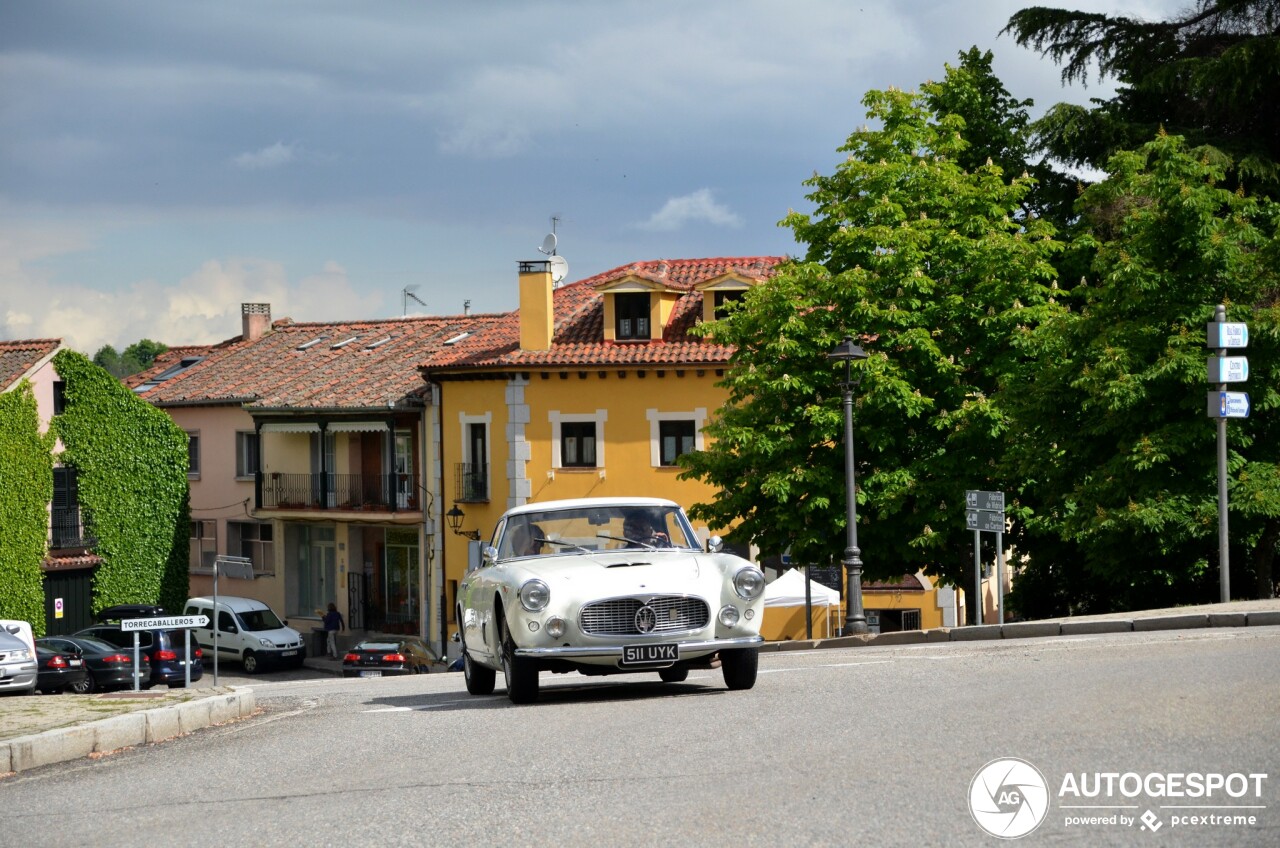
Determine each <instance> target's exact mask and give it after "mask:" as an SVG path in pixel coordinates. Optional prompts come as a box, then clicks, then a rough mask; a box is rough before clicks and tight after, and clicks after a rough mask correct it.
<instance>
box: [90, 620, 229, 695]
mask: <svg viewBox="0 0 1280 848" xmlns="http://www.w3.org/2000/svg"><path fill="white" fill-rule="evenodd" d="M163 615H165V612H164V610H163V609H161V608H160V607H156V606H148V605H146V604H123V605H120V606H114V607H107V608H106V609H104V610H102V611H101V612H99V613H98V620H99V621H101V622H104V623H103V624H95V625H93V626H92V627H86V628H85V629H84V630H79V631H77V632H75V633H73V634H72V635H73V636H77V637H78V636H91V637H94V638H96V639H101V640H103V641H104V642H110V643H111V644H112V645H115V646H117V647H119V648H123V649H126V650H127V651H128V652H129V653H133V638H134V636H135V635H136V636H137V637H138V644H139V647H140V649H141V651H142V652H143V653H145V654H146V655H147V658H148V659H149V660H150V661H151V682H152V683H164V684H166V685H168V686H170V687H174V688H177V687H181V686H184V685H186V674H187V649H186V641H185V639H186V634H188V633H190V632H191V631H190V630H139V631H136V632H135V631H129V632H125V631H124V630H123V629H122V628H121V626H120V622H121V621H122V620H124V619H130V618H156V617H160V616H163ZM202 656H203V652H202V651H201V650H200V647H199V643H198V642H197V641H196V639H195V636H194V634H193V635H192V637H191V682H192V683H195V682H196V681H197V680H199V679H200V678H201V677H203V676H204V663H203V661H202V660H201V657H202Z"/></svg>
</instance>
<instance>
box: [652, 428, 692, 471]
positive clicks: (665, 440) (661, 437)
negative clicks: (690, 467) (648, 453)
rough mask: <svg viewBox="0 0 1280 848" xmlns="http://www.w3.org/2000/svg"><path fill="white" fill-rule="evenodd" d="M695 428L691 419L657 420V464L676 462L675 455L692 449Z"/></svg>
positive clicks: (667, 464)
mask: <svg viewBox="0 0 1280 848" xmlns="http://www.w3.org/2000/svg"><path fill="white" fill-rule="evenodd" d="M696 438H697V428H696V427H695V426H694V423H693V422H692V421H659V422H658V464H659V465H664V466H670V465H675V464H676V457H678V456H680V454H682V453H689V452H690V451H692V450H693V449H694V443H695V440H696Z"/></svg>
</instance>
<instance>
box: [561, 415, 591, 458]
mask: <svg viewBox="0 0 1280 848" xmlns="http://www.w3.org/2000/svg"><path fill="white" fill-rule="evenodd" d="M560 464H561V465H562V466H563V467H565V468H595V467H596V423H595V422H594V421H566V422H564V423H563V424H561V425H560Z"/></svg>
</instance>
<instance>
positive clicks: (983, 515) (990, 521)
mask: <svg viewBox="0 0 1280 848" xmlns="http://www.w3.org/2000/svg"><path fill="white" fill-rule="evenodd" d="M964 524H965V526H966V527H968V528H969V529H970V530H983V531H985V532H987V533H1003V532H1004V513H1003V512H992V511H991V510H989V509H966V510H965V511H964Z"/></svg>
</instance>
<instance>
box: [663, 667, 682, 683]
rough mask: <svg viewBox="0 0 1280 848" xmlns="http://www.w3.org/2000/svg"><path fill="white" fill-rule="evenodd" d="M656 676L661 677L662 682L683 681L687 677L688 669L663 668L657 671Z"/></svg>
mask: <svg viewBox="0 0 1280 848" xmlns="http://www.w3.org/2000/svg"><path fill="white" fill-rule="evenodd" d="M658 676H659V677H661V678H662V682H663V683H683V682H684V681H686V680H688V679H689V669H687V668H664V669H662V670H661V671H659V672H658Z"/></svg>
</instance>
